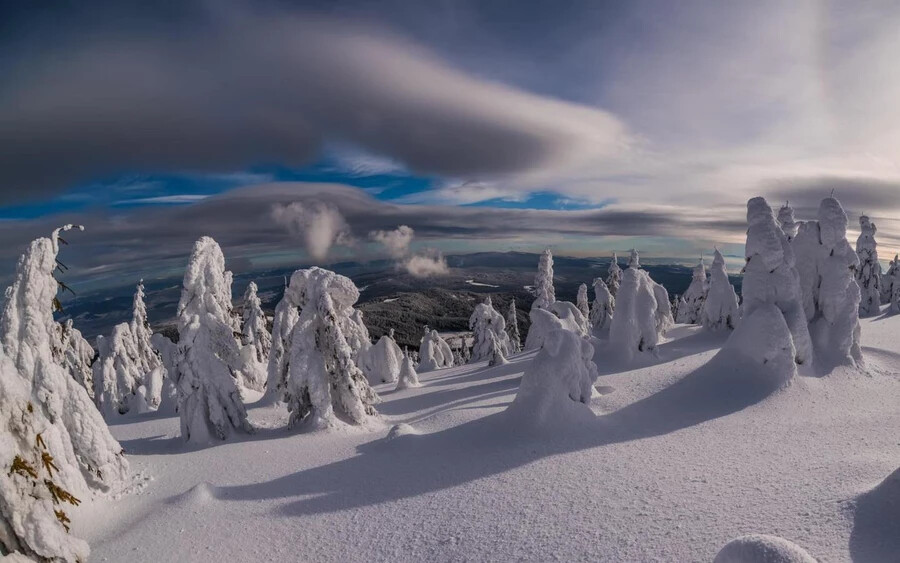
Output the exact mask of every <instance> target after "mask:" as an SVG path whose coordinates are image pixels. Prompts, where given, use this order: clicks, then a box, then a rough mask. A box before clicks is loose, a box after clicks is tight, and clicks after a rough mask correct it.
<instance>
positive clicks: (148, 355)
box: [129, 280, 162, 374]
mask: <svg viewBox="0 0 900 563" xmlns="http://www.w3.org/2000/svg"><path fill="white" fill-rule="evenodd" d="M144 297H145V294H144V280H141V281H139V282H138V284H137V287H136V288H135V291H134V300H133V301H132V307H131V323H130V325H129V328H130V329H131V335H132V337H133V338H134V347H135V352H136V354H137V362H138V366H139V369H140V370H141V372H142V373H144V374H148V373H150V372H151V371H153V370H154V369H156V368H157V367H159V366H160V365H161V363H162V362H161V361H160V359H159V354H157V353H156V350H155V349H154V348H153V344H151V342H150V339H151V337H152V336H153V331H152V330H151V329H150V321H149V320H148V319H147V305H146V304H145V303H144Z"/></svg>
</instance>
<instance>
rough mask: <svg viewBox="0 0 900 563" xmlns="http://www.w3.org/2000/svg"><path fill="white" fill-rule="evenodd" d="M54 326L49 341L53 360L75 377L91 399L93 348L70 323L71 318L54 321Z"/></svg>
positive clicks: (92, 392) (92, 391)
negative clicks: (51, 337)
mask: <svg viewBox="0 0 900 563" xmlns="http://www.w3.org/2000/svg"><path fill="white" fill-rule="evenodd" d="M55 328H56V331H55V333H54V338H53V340H52V341H51V350H52V352H53V360H54V361H55V362H56V363H58V364H60V365H61V366H62V367H63V369H65V370H66V372H68V374H69V375H71V376H72V377H73V378H75V381H77V382H78V383H79V384H80V385H81V386H82V387H84V388H85V390H86V391H87V392H88V395H90V397H91V398H92V399H93V398H94V375H93V369H92V368H91V366H92V364H93V362H94V353H95V352H94V348H93V347H92V346H91V345H90V343H89V342H88V341H87V340H85V338H84V337H83V336H82V335H81V331H79V330H78V329H77V328H75V327H74V326H73V325H72V319H66V320H65V321H64V322H61V323H56V327H55Z"/></svg>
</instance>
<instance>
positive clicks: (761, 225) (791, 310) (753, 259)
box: [729, 197, 812, 364]
mask: <svg viewBox="0 0 900 563" xmlns="http://www.w3.org/2000/svg"><path fill="white" fill-rule="evenodd" d="M747 223H748V228H747V243H746V245H745V253H746V257H747V263H746V265H745V266H744V281H743V298H744V301H743V304H742V320H741V323H742V324H743V323H746V322H747V321H748V319H750V317H752V315H753V314H754V313H755V312H756V310H758V309H760V308H765V307H768V306H771V305H774V306H775V307H776V308H777V309H778V310H779V311H780V312H781V316H782V317H783V320H784V321H785V324H786V326H787V328H788V331H789V333H790V335H791V340H792V342H791V344H792V347H793V349H794V359H795V360H796V362H797V363H801V364H802V363H807V362H809V361H810V360H812V343H811V341H810V337H809V329H808V327H807V323H806V316H805V315H804V312H803V302H802V298H801V292H800V277H799V275H798V274H797V269H796V268H795V266H794V253H793V249H792V247H791V246H792V245H791V243H789V242H788V240H787V237H786V236H785V234H784V232H783V231H782V230H781V228H780V227H779V226H778V225H777V224H776V223H775V214H774V213H772V208H771V207H769V204H768V203H767V202H766V200H765V199H764V198H761V197H755V198H753V199H751V200H749V201H748V202H747ZM798 236H799V235H798ZM795 240H796V239H795ZM764 325H765V323H754V324H753V325H752V326H764ZM766 330H769V329H766ZM735 337H736V336H735V334H734V333H733V334H732V336H731V337H730V339H729V341H730V340H731V339H734V338H735ZM759 338H762V336H761V335H760V336H759Z"/></svg>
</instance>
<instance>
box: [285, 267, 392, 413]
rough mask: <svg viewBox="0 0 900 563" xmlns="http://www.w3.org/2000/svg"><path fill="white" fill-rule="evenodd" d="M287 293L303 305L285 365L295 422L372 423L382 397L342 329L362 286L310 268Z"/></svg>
mask: <svg viewBox="0 0 900 563" xmlns="http://www.w3.org/2000/svg"><path fill="white" fill-rule="evenodd" d="M285 298H286V299H287V298H290V299H292V300H295V301H293V302H294V304H295V306H297V307H299V309H300V317H299V319H298V320H297V322H296V324H295V325H294V329H293V333H292V335H291V337H290V345H291V348H290V351H289V354H288V357H287V362H286V366H285V367H286V373H287V379H286V382H285V386H284V388H285V392H284V400H285V402H286V403H287V404H288V411H289V412H290V422H289V426H294V425H296V424H298V423H301V422H303V423H309V424H310V425H311V426H313V427H316V428H320V427H331V426H335V425H338V424H345V423H346V424H360V425H364V424H367V423H368V422H369V421H371V420H372V419H373V418H374V417H376V416H377V414H378V413H377V412H376V411H375V406H374V405H375V404H376V403H377V402H378V401H379V398H378V395H377V394H376V393H375V391H374V390H373V389H372V388H371V387H370V386H369V384H368V382H367V381H366V377H365V375H363V372H362V370H360V369H359V367H357V365H356V363H355V362H354V360H353V351H352V349H351V348H350V345H349V344H348V343H347V339H346V337H345V335H344V331H343V329H342V327H343V326H346V324H345V323H346V322H347V321H348V319H349V317H350V315H351V314H352V311H353V304H354V303H356V301H357V299H359V290H358V289H357V288H356V286H355V285H354V284H353V282H352V281H350V278H347V277H345V276H341V275H338V274H336V273H334V272H331V271H329V270H324V269H322V268H309V269H306V270H297V271H296V272H294V275H293V276H292V277H291V285H290V287H289V288H288V291H287V292H285Z"/></svg>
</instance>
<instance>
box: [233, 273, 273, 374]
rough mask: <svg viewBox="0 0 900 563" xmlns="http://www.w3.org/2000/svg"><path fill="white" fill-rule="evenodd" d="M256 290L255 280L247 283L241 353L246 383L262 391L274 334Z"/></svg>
mask: <svg viewBox="0 0 900 563" xmlns="http://www.w3.org/2000/svg"><path fill="white" fill-rule="evenodd" d="M256 292H257V288H256V284H255V283H254V282H250V283H249V284H247V290H246V291H245V292H244V310H243V315H242V316H243V327H242V329H241V344H243V348H242V350H241V353H242V354H243V356H244V370H243V373H244V379H243V383H244V385H245V386H246V387H249V388H250V389H254V390H256V391H262V390H263V389H264V388H265V384H266V366H267V365H268V363H269V350H270V349H271V348H272V335H271V334H269V329H268V328H267V327H266V315H265V314H264V313H263V310H262V306H261V303H260V300H259V296H258V295H257V294H256Z"/></svg>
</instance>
